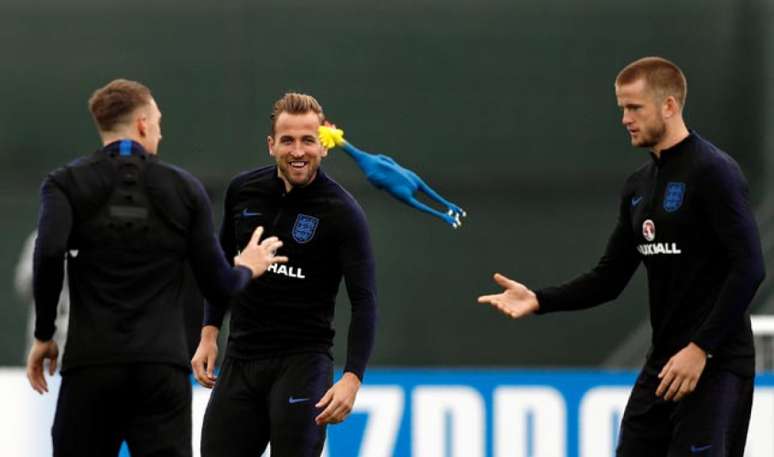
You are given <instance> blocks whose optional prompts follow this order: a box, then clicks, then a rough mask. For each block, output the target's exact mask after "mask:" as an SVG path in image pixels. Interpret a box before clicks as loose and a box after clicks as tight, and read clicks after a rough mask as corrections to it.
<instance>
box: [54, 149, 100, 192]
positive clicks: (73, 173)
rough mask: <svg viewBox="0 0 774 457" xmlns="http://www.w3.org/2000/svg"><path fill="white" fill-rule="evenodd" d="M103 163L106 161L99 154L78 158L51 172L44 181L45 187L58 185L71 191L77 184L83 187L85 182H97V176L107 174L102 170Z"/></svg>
mask: <svg viewBox="0 0 774 457" xmlns="http://www.w3.org/2000/svg"><path fill="white" fill-rule="evenodd" d="M102 163H105V160H104V157H102V156H100V155H99V154H89V155H86V156H82V157H78V158H76V159H74V160H72V161H70V162H68V163H67V164H66V165H64V166H61V167H59V168H56V169H54V170H53V171H51V172H50V173H49V174H48V175H47V176H46V178H45V179H44V180H43V185H44V186H50V185H57V186H59V187H61V188H63V189H69V188H71V187H73V185H74V184H75V183H76V182H77V183H78V184H79V185H83V184H84V182H89V183H90V182H92V181H94V180H95V176H102V175H104V174H105V170H104V169H102V168H100V164H102Z"/></svg>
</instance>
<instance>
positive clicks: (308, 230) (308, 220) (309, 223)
mask: <svg viewBox="0 0 774 457" xmlns="http://www.w3.org/2000/svg"><path fill="white" fill-rule="evenodd" d="M319 223H320V219H317V218H316V217H313V216H307V215H306V214H299V215H298V217H296V223H295V224H293V239H294V240H296V242H297V243H301V244H304V243H308V242H309V240H311V239H312V238H313V237H314V232H316V231H317V225H318V224H319Z"/></svg>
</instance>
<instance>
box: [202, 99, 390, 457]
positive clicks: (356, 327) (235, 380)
mask: <svg viewBox="0 0 774 457" xmlns="http://www.w3.org/2000/svg"><path fill="white" fill-rule="evenodd" d="M323 120H324V115H323V111H322V108H321V107H320V105H319V103H318V102H317V100H315V99H314V98H313V97H311V96H309V95H305V94H297V93H288V94H285V96H284V97H282V98H281V99H280V100H278V101H277V102H276V103H275V104H274V110H273V112H272V115H271V129H270V135H269V137H268V139H267V143H268V149H269V154H270V155H271V156H272V157H273V158H274V160H275V162H276V164H275V165H274V166H269V167H263V168H258V169H256V170H252V171H248V172H246V173H243V174H241V175H239V176H237V177H236V178H234V180H233V181H232V182H231V184H230V185H229V187H228V190H227V191H226V201H225V209H224V218H223V225H222V227H221V233H220V241H221V245H222V246H223V249H224V250H225V252H226V253H228V254H232V253H233V254H235V253H236V252H237V246H242V245H243V241H244V239H245V236H246V235H247V234H249V233H250V232H251V231H252V230H253V229H254V228H255V227H256V226H260V225H262V226H264V227H266V231H267V234H269V235H270V236H271V235H273V236H276V237H278V238H279V239H280V240H282V241H283V242H284V247H283V254H286V255H288V256H292V257H290V258H291V259H292V260H291V261H290V262H289V263H288V264H287V265H276V266H271V267H269V269H268V270H267V274H266V275H264V276H263V277H262V278H260V280H259V281H253V282H251V283H250V285H249V286H248V287H247V289H246V290H245V291H244V292H243V293H242V294H240V295H239V296H237V297H236V298H235V299H234V300H232V302H231V310H232V316H231V329H230V330H231V332H230V336H229V342H228V349H227V351H226V358H225V361H224V363H223V367H222V370H221V374H220V376H219V377H218V379H217V381H216V380H215V377H214V376H213V370H214V364H215V359H216V356H217V350H218V349H217V343H216V341H217V336H218V333H219V328H220V325H221V323H222V321H223V312H222V311H221V309H222V308H221V307H211V306H208V307H207V308H206V309H205V326H204V327H203V328H202V339H201V343H200V345H199V350H198V351H197V353H196V355H195V356H194V358H193V360H192V365H193V368H194V373H195V376H196V378H197V380H198V381H199V383H201V384H202V385H203V386H205V387H213V386H214V390H213V392H212V396H211V398H210V402H209V404H208V405H207V411H206V413H205V417H204V426H203V430H202V456H204V457H208V456H210V457H216V456H218V457H220V456H242V455H251V456H252V455H256V456H257V455H261V453H262V452H263V450H264V449H265V448H266V445H267V443H269V442H271V450H272V455H280V456H319V455H320V453H321V451H322V448H323V444H324V442H325V426H326V424H335V423H338V422H341V421H343V420H344V419H345V418H346V416H347V415H348V414H349V412H350V411H351V409H352V405H353V404H354V401H355V396H356V394H357V391H358V390H359V388H360V383H361V380H362V378H363V373H364V371H365V368H366V364H367V362H368V358H369V356H370V353H371V348H372V346H373V340H374V327H375V320H376V290H375V280H374V260H373V255H372V253H371V242H370V239H369V234H368V226H367V223H366V219H365V214H364V213H363V210H362V209H361V208H360V206H359V205H358V204H357V202H356V201H355V199H354V198H353V197H352V196H351V195H350V194H349V193H347V191H345V190H344V189H343V188H342V187H341V186H339V185H338V184H337V183H335V182H334V181H333V180H332V179H331V178H329V177H328V176H327V175H326V174H325V173H323V171H322V170H321V169H320V162H321V161H322V159H323V158H324V157H325V156H326V155H327V153H328V151H327V150H326V149H325V148H324V147H323V146H322V145H321V144H320V141H319V138H318V128H319V127H320V125H321V123H322V122H323ZM342 276H343V277H344V279H345V282H346V287H347V292H348V294H349V299H350V302H351V304H352V318H351V322H350V327H349V338H348V350H347V361H346V365H345V366H344V375H343V376H342V378H341V380H340V381H338V382H337V383H336V384H334V385H333V386H331V384H332V372H333V362H332V357H331V353H330V349H331V346H332V344H333V334H334V331H333V326H332V322H333V312H334V308H335V299H336V294H337V291H338V288H339V283H340V282H341V278H342Z"/></svg>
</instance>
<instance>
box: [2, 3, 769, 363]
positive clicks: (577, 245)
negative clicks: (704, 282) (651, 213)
mask: <svg viewBox="0 0 774 457" xmlns="http://www.w3.org/2000/svg"><path fill="white" fill-rule="evenodd" d="M225 3H226V4H225V5H224V4H223V3H222V2H216V1H207V0H193V1H189V2H185V3H184V5H185V6H182V5H183V3H180V4H178V3H177V2H172V1H170V0H163V1H153V2H150V1H142V0H141V1H139V2H124V3H123V5H120V6H119V5H108V4H107V2H101V1H97V0H71V1H68V2H64V3H63V2H56V1H53V0H42V1H38V2H34V3H33V2H26V1H22V0H2V3H0V55H2V56H3V57H4V59H3V61H4V66H3V67H4V68H3V72H2V73H0V95H1V96H2V98H1V100H2V105H0V106H1V107H0V161H2V166H0V173H1V175H0V189H2V193H1V194H0V211H1V212H2V214H3V217H2V233H3V237H2V239H0V254H1V255H0V277H3V278H8V279H7V280H6V283H5V284H6V287H4V288H0V293H2V303H3V305H2V306H3V314H2V315H3V318H2V320H1V321H0V326H2V331H0V364H16V363H20V362H21V359H22V354H23V352H24V345H25V336H24V332H25V327H26V316H27V313H28V311H29V309H28V308H29V305H28V303H25V302H24V301H22V300H19V299H18V298H17V297H16V296H15V295H14V293H13V290H12V284H11V277H12V272H13V268H14V265H15V263H16V260H17V258H18V253H19V250H20V248H21V242H22V240H23V239H24V238H25V236H26V235H27V234H28V233H29V232H30V230H32V229H33V227H34V225H35V217H36V211H37V189H38V186H39V183H40V181H41V179H42V178H43V177H44V176H45V173H46V172H47V171H48V170H50V169H52V168H55V167H57V166H59V165H61V164H63V163H65V162H67V161H68V160H70V158H72V157H74V156H76V155H80V154H84V153H87V152H89V151H91V150H93V149H95V148H96V147H97V146H98V141H97V137H96V134H95V133H94V131H93V130H94V129H93V127H92V125H91V121H90V119H89V116H88V113H87V111H86V99H87V98H88V96H89V95H90V93H91V91H93V90H94V89H95V88H96V87H98V86H100V85H102V84H104V83H105V82H107V81H108V80H110V79H112V78H115V77H128V78H132V79H138V80H141V81H143V82H145V83H146V84H148V85H149V86H150V87H151V88H152V89H153V91H154V94H155V96H156V98H157V100H158V102H159V104H160V106H161V109H162V111H163V112H164V141H163V143H162V145H161V150H160V152H161V154H162V157H163V158H164V159H165V160H167V161H170V162H173V163H176V164H179V165H182V166H184V167H186V168H189V169H190V170H191V171H193V172H194V173H195V174H196V175H197V176H199V177H200V178H201V179H202V180H203V181H204V182H205V184H206V185H207V187H208V188H209V189H210V190H211V191H212V194H213V197H214V198H215V200H216V202H218V205H219V201H220V199H221V198H222V192H223V189H224V188H225V186H226V184H227V183H228V180H229V179H230V177H231V176H233V175H234V174H236V173H237V172H239V171H240V170H243V169H246V168H250V167H255V166H258V165H264V164H267V163H269V157H268V155H267V154H266V151H265V146H264V141H265V140H264V137H265V135H266V125H267V121H268V111H269V109H270V106H271V103H272V101H273V100H274V99H276V98H277V97H278V96H279V95H281V94H282V93H283V92H284V91H286V90H290V89H292V90H301V91H307V92H309V93H312V94H314V95H316V96H317V97H318V99H319V100H320V101H321V102H322V103H323V105H324V107H325V109H326V111H327V113H328V115H329V117H331V118H332V119H333V120H334V121H336V122H337V123H338V124H339V125H340V126H343V127H344V128H345V130H346V131H347V137H348V139H349V140H350V141H352V143H354V144H355V145H358V146H360V147H361V148H363V149H366V150H369V151H372V152H377V153H384V154H388V155H391V156H393V157H394V158H395V159H396V160H398V161H399V162H400V163H402V164H403V165H405V166H407V167H409V168H412V169H414V170H415V171H417V172H418V173H419V174H420V175H422V176H423V177H424V178H426V181H427V182H429V183H430V184H431V185H432V186H434V187H435V188H436V190H438V191H439V192H440V193H441V194H443V195H444V196H446V197H448V198H449V199H451V200H453V201H455V202H457V203H458V204H460V205H461V206H462V207H464V208H465V209H466V210H467V211H468V213H469V217H468V220H467V221H466V223H465V225H464V226H463V228H462V229H461V230H458V231H453V230H452V229H451V228H449V227H448V226H445V225H443V224H442V223H441V222H439V221H436V220H433V219H430V218H429V217H427V216H425V215H421V214H419V213H418V212H416V211H414V210H412V209H409V208H408V207H405V206H403V205H401V204H399V203H397V202H395V201H394V200H392V199H391V198H389V197H388V196H387V195H386V194H383V193H380V192H378V191H377V190H375V189H373V188H371V187H369V185H367V184H366V183H365V180H364V178H363V177H362V175H361V174H360V172H359V171H358V170H357V168H356V167H355V166H354V164H353V163H352V162H351V161H350V160H349V159H348V158H347V157H345V156H343V155H342V154H341V153H340V152H338V151H334V152H333V153H332V154H331V156H330V157H329V158H328V159H326V161H325V162H324V167H325V169H326V170H327V172H328V173H329V174H330V175H332V176H333V177H334V178H335V179H337V180H338V181H339V182H341V183H342V184H343V185H344V186H345V187H347V188H349V189H350V190H351V191H352V193H353V194H354V195H355V196H356V197H357V198H358V199H359V200H360V202H361V203H362V205H363V206H364V208H365V209H366V212H367V214H368V217H369V221H370V223H371V230H372V235H373V239H374V244H375V250H376V255H377V262H378V283H379V289H380V294H379V297H380V300H379V301H380V314H381V320H380V324H379V333H378V342H377V347H376V351H375V354H374V357H373V362H374V363H377V364H382V365H415V364H422V365H426V364H427V365H436V364H439V365H484V366H488V365H519V366H535V365H540V366H556V365H597V364H600V363H603V362H604V361H605V360H606V359H607V358H608V357H609V356H610V354H611V353H612V352H613V351H614V349H615V348H616V347H617V346H618V345H620V344H621V342H622V341H625V340H626V338H627V336H628V335H629V334H631V333H632V332H633V331H634V329H636V328H637V326H638V325H639V324H640V322H642V321H643V319H644V318H645V316H646V314H647V309H646V303H647V300H646V295H645V294H646V290H645V287H644V283H643V280H642V273H641V272H640V273H638V275H637V276H636V277H635V279H634V280H633V281H632V284H631V286H630V287H629V289H628V290H627V291H626V292H625V293H624V294H623V295H622V296H621V297H620V298H619V299H618V300H616V301H615V302H614V303H611V304H608V305H606V306H603V307H600V308H597V309H594V310H590V311H587V312H585V313H579V314H565V315H554V316H546V317H541V318H531V319H527V320H524V321H519V322H511V321H508V320H507V319H505V318H503V317H502V316H500V315H498V314H496V313H495V312H494V311H493V310H491V309H488V308H486V307H483V306H481V305H478V304H476V302H475V298H476V296H477V295H479V294H481V293H484V292H488V291H493V290H495V289H496V288H495V287H493V285H492V284H491V279H490V278H491V274H492V273H493V272H494V271H500V272H503V273H505V274H507V275H509V276H512V277H514V278H517V279H519V280H521V281H523V282H525V283H526V284H528V285H530V286H533V287H538V286H542V285H548V284H553V283H556V282H559V281H563V280H566V279H569V278H570V277H572V276H573V275H575V274H576V273H579V272H580V271H582V270H584V269H587V268H589V267H591V266H592V265H593V264H594V262H595V261H596V259H597V258H598V256H599V255H600V254H601V251H602V249H603V248H604V245H605V242H606V239H607V235H608V233H609V230H610V229H611V227H612V224H613V222H614V218H615V211H616V207H617V198H618V196H617V194H618V191H619V189H620V186H621V184H622V183H623V180H624V178H625V177H626V176H627V174H628V173H629V172H630V171H631V170H632V169H634V168H636V167H637V166H638V165H639V164H640V163H642V162H643V161H645V160H648V156H647V153H645V152H644V151H638V150H633V149H632V148H630V146H629V145H628V139H627V135H626V133H625V131H624V129H623V128H622V127H621V126H620V120H619V118H620V115H619V113H618V110H617V108H616V106H615V98H614V95H613V90H612V81H613V78H614V76H615V74H616V73H617V72H618V70H619V69H620V68H621V67H623V66H624V65H625V64H627V63H628V62H630V61H631V60H634V59H635V58H638V57H641V56H644V55H662V56H665V57H667V58H670V59H673V60H674V61H676V62H677V63H678V64H680V65H681V66H682V68H683V70H684V71H685V72H686V74H687V76H688V80H689V87H690V89H689V96H688V107H687V119H688V122H689V125H690V126H691V127H692V128H694V129H697V130H698V131H700V132H701V133H702V134H703V135H705V136H706V137H708V138H710V139H711V140H713V141H714V142H715V143H716V144H718V145H719V146H720V147H722V148H724V149H726V150H727V151H729V152H730V153H731V154H732V155H733V156H734V157H735V158H736V159H737V160H738V161H739V162H740V163H741V164H742V167H743V169H744V170H745V172H746V173H747V176H748V178H749V179H750V181H751V185H752V189H753V197H754V199H755V201H756V202H760V201H762V197H763V195H764V194H765V192H764V188H765V187H766V177H767V176H769V175H768V174H767V169H768V168H767V167H768V164H769V161H768V159H767V158H766V155H765V154H764V151H765V150H767V149H768V148H770V146H771V140H770V138H771V133H770V129H771V127H770V125H771V121H772V117H771V113H770V112H766V106H767V105H766V103H765V101H766V96H768V97H769V100H771V87H772V79H771V77H770V74H771V73H770V72H771V63H770V60H771V57H770V56H771V49H772V46H771V42H772V37H771V34H770V33H768V31H767V28H766V27H765V24H770V23H771V19H772V15H771V2H767V1H764V0H746V1H737V2H727V1H723V0H709V1H707V0H671V1H666V0H655V1H650V2H637V3H634V2H618V1H614V0H590V1H583V2H581V1H570V0H541V1H537V0H526V1H525V0H522V1H512V0H482V1H476V2H473V1H469V0H448V1H443V2H441V1H431V0H420V1H416V0H415V1H410V2H409V1H407V0H397V1H392V2H372V1H365V2H364V1H355V0H331V1H326V2H308V1H300V0H290V1H288V0H283V1H280V0H271V1H262V2H251V1H247V0H243V1H228V2H225ZM767 33H768V34H767ZM767 49H768V51H766V50H767ZM767 72H768V73H767ZM767 75H769V76H767ZM770 105H771V104H770V103H769V106H770ZM766 132H769V133H766ZM767 134H768V135H769V136H768V137H767V136H766V135H767ZM766 138H769V140H768V143H767V144H768V148H767V147H766V145H765V144H764V142H765V141H767V140H766ZM216 218H218V219H219V218H220V207H219V206H217V207H216ZM347 306H348V305H347V303H346V297H345V295H344V294H342V299H341V300H340V305H339V309H338V322H337V325H338V328H339V330H340V332H339V337H337V351H336V352H337V354H338V355H339V358H340V360H341V357H342V355H343V353H344V351H343V350H344V347H345V341H344V336H345V335H346V323H347V313H348V307H347Z"/></svg>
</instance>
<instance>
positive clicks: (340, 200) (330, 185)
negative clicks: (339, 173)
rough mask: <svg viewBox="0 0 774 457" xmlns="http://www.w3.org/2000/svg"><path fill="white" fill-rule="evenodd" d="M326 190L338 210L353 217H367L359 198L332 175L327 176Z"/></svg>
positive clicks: (324, 189) (324, 190)
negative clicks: (331, 176)
mask: <svg viewBox="0 0 774 457" xmlns="http://www.w3.org/2000/svg"><path fill="white" fill-rule="evenodd" d="M325 181H326V182H325V186H324V188H323V192H325V193H326V194H327V196H328V198H329V201H330V202H331V204H332V205H333V207H334V208H335V209H336V210H338V211H343V212H345V213H347V214H351V215H352V216H353V217H358V218H365V211H363V207H362V206H360V203H359V202H358V201H357V199H356V198H355V197H354V196H353V195H352V194H351V193H349V191H348V190H347V189H345V188H344V186H342V185H341V184H339V183H338V182H336V181H335V180H333V179H332V178H330V177H327V176H326V177H325Z"/></svg>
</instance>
